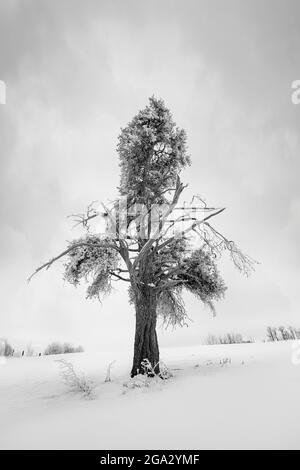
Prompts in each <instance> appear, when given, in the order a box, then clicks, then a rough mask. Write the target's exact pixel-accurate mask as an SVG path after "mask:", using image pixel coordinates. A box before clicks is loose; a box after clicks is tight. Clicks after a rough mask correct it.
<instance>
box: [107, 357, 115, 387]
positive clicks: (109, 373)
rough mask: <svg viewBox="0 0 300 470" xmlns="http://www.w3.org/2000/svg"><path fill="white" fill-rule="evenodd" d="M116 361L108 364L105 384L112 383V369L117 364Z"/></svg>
mask: <svg viewBox="0 0 300 470" xmlns="http://www.w3.org/2000/svg"><path fill="white" fill-rule="evenodd" d="M115 362H116V361H112V362H110V363H109V364H108V366H107V371H106V377H105V381H104V382H105V383H107V382H111V368H112V366H113V365H114V364H115Z"/></svg>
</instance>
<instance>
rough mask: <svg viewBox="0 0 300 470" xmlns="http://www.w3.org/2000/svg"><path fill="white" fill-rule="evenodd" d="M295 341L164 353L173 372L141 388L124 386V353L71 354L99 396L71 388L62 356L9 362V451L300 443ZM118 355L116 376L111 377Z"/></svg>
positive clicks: (4, 414) (4, 396)
mask: <svg viewBox="0 0 300 470" xmlns="http://www.w3.org/2000/svg"><path fill="white" fill-rule="evenodd" d="M292 346H293V345H292V343H275V344H269V343H267V344H249V345H248V344H247V345H233V346H197V347H190V348H177V349H169V350H162V352H161V356H162V359H163V360H164V361H165V362H166V363H167V365H168V366H169V367H170V368H171V369H172V372H173V375H174V376H173V378H171V379H170V380H168V381H164V382H163V381H159V383H157V384H156V383H153V385H151V386H150V387H149V388H145V387H143V388H136V389H131V388H128V387H124V383H125V382H128V371H129V369H130V357H128V358H127V357H124V354H119V355H117V354H107V355H104V354H94V353H93V354H92V353H83V354H73V355H65V356H64V358H65V359H67V360H68V361H70V362H72V364H73V365H74V367H75V369H76V370H77V371H82V372H84V373H85V374H86V376H87V377H88V378H89V379H91V380H92V381H93V382H94V384H95V396H94V398H93V399H86V398H84V397H82V396H81V395H80V394H76V393H75V394H74V393H73V392H70V391H68V389H67V388H66V386H65V385H64V384H63V382H62V380H61V377H60V375H59V367H58V363H57V362H55V360H57V359H59V358H61V357H58V356H47V357H40V358H37V357H36V358H22V359H11V360H8V361H6V362H3V361H2V362H1V363H0V422H1V433H0V448H1V449H32V448H33V449H169V450H171V449H240V448H242V449H247V448H250V449H300V406H299V400H300V365H298V366H297V365H295V364H293V362H292V355H293V354H294V355H295V350H294V349H293V347H292ZM114 359H116V360H117V362H116V364H115V366H114V367H113V368H112V382H110V383H104V380H105V375H106V367H107V364H108V363H109V362H110V361H112V360H114ZM294 359H295V357H294ZM0 360H1V358H0ZM230 361H231V362H230ZM294 362H295V361H294Z"/></svg>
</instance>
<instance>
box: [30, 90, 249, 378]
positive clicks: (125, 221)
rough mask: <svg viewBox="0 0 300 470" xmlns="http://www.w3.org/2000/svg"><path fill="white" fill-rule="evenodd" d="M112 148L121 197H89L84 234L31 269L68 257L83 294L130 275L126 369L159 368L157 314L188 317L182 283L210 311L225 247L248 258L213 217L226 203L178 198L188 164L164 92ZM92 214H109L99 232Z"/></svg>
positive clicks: (176, 320) (68, 272)
mask: <svg viewBox="0 0 300 470" xmlns="http://www.w3.org/2000/svg"><path fill="white" fill-rule="evenodd" d="M117 151H118V154H119V161H120V170H121V179H120V187H119V197H118V198H117V199H116V200H115V201H114V202H113V203H112V204H111V205H110V206H109V207H107V206H104V205H103V207H104V212H103V211H100V210H96V209H95V208H94V206H92V205H90V206H89V207H88V210H87V212H86V213H85V214H81V215H78V216H77V221H78V223H80V224H82V226H83V228H84V229H85V230H86V232H85V234H84V235H83V236H82V237H81V238H80V239H78V240H74V241H72V242H71V243H69V245H68V246H67V248H66V249H65V251H63V252H62V253H60V254H59V255H58V256H56V257H54V258H53V259H51V260H50V261H48V262H47V263H45V264H43V265H42V266H40V267H39V268H38V269H37V270H36V271H35V273H36V272H38V271H40V270H41V269H43V268H49V267H50V266H51V265H52V264H53V263H54V262H55V261H56V260H58V259H60V258H62V257H65V258H66V262H65V279H66V280H67V281H69V282H70V283H71V284H73V285H75V286H76V285H78V284H79V283H80V282H82V281H86V282H87V283H88V287H87V297H88V298H95V297H96V298H98V297H101V296H103V294H106V293H109V292H110V291H111V288H112V282H113V280H118V281H120V280H122V281H124V282H127V283H128V284H129V299H130V302H131V303H132V304H133V305H134V307H135V312H136V331H135V341H134V358H133V365H132V371H131V376H135V375H136V374H138V373H143V372H145V368H143V363H144V362H143V361H144V360H145V359H147V360H148V361H149V363H150V364H151V366H152V370H155V372H156V373H157V374H159V347H158V341H157V333H156V327H157V320H158V318H159V317H161V318H162V319H163V321H164V323H165V324H166V325H173V326H176V325H184V324H185V323H186V321H187V316H186V311H185V307H184V302H183V298H182V294H183V292H184V290H186V291H189V292H191V293H192V294H194V295H195V296H196V297H198V298H199V299H200V300H201V301H202V302H203V303H204V304H206V305H208V306H209V307H210V309H211V310H212V311H213V312H214V302H215V301H217V300H219V299H221V298H222V297H223V296H224V293H225V290H226V287H225V284H224V281H223V279H222V278H221V276H220V274H219V272H218V269H217V265H216V261H217V259H218V257H219V256H220V255H221V253H222V252H223V251H224V250H227V251H228V252H229V254H230V256H231V258H232V260H233V262H234V264H235V266H236V267H237V268H238V269H239V270H240V271H242V272H245V273H246V274H248V273H249V272H250V271H251V269H253V262H252V260H251V259H250V258H249V257H247V256H245V255H244V254H243V253H242V252H241V251H240V250H239V249H238V248H237V246H236V245H235V243H234V242H232V241H230V240H228V239H227V238H226V237H225V236H224V235H222V234H221V233H220V232H219V231H218V230H216V229H215V228H214V226H213V225H211V219H213V218H214V217H216V216H217V215H218V214H220V213H221V212H223V211H224V208H214V207H209V206H208V205H207V204H206V202H205V201H204V200H203V199H201V198H200V197H194V198H193V204H194V206H195V204H196V207H192V208H191V207H190V206H188V207H186V206H184V207H180V206H179V199H180V196H181V195H182V192H183V190H184V189H185V186H184V185H183V184H182V182H181V180H180V177H179V175H180V173H181V171H182V170H183V169H184V168H185V167H186V166H187V165H189V164H190V158H189V156H188V154H187V145H186V133H185V131H184V130H182V129H179V128H178V127H177V126H176V124H175V122H174V121H173V118H172V115H171V113H170V111H169V110H168V109H167V108H166V106H165V104H164V102H163V101H162V100H159V99H156V98H154V97H152V98H150V101H149V105H148V106H147V107H146V108H145V109H143V110H142V111H140V112H139V113H138V114H137V115H136V116H135V117H134V118H133V119H132V121H131V122H130V123H129V124H128V125H127V127H125V128H124V129H122V131H121V134H120V136H119V141H118V147H117ZM199 214H200V215H199ZM97 217H105V218H106V220H107V221H108V223H107V229H106V230H105V231H104V233H100V234H99V233H94V232H92V231H91V223H92V220H93V219H95V218H97ZM35 273H34V274H35ZM147 370H149V369H147Z"/></svg>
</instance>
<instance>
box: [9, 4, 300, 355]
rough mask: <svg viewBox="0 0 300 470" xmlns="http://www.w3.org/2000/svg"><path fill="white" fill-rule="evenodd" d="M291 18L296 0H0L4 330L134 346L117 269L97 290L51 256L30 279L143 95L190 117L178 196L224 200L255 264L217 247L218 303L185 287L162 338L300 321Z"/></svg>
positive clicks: (299, 194)
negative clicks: (91, 293) (223, 254)
mask: <svg viewBox="0 0 300 470" xmlns="http://www.w3.org/2000/svg"><path fill="white" fill-rule="evenodd" d="M299 18H300V3H299V1H298V0H297V1H296V0H295V1H292V0H288V1H282V0H280V1H278V0H272V1H271V0H264V1H261V0H259V1H254V0H251V1H250V0H247V1H245V0H236V1H229V0H227V1H226V2H224V1H223V0H219V1H212V0H206V1H200V0H195V1H193V0H184V1H183V0H170V1H167V0H164V1H161V0H160V1H151V0H148V1H140V0H139V1H138V0H134V1H130V0H120V1H116V0H114V1H100V0H94V1H89V0H85V1H84V2H83V1H79V0H22V1H21V0H0V79H1V80H4V81H5V82H6V86H7V104H6V105H0V149H1V153H0V164H1V171H0V183H1V184H0V191H1V203H0V211H1V218H0V220H1V233H0V250H1V263H0V286H1V292H2V293H1V304H0V337H1V336H7V337H9V338H12V339H13V340H16V341H24V342H27V341H33V342H35V343H41V344H43V343H44V342H47V341H48V340H54V339H58V340H70V341H73V342H78V343H82V344H84V345H85V346H87V347H88V346H90V347H99V348H109V349H114V348H116V347H120V346H123V347H127V345H129V344H130V347H131V342H132V340H133V326H134V312H133V310H132V308H131V307H129V306H128V303H127V293H126V289H125V288H124V287H122V286H121V285H120V284H119V283H117V284H116V288H117V289H118V290H117V291H116V293H115V294H114V295H112V296H111V297H110V298H108V299H106V300H105V301H104V302H103V304H102V305H100V304H99V303H97V302H90V301H89V302H88V301H86V300H85V297H84V289H81V288H79V289H77V290H76V289H74V288H73V287H72V286H69V285H64V283H63V281H62V271H63V270H62V266H61V265H60V264H58V265H57V266H54V267H53V268H51V269H50V270H49V271H47V272H43V273H41V274H40V275H39V276H37V277H36V278H34V280H33V281H32V282H31V283H30V284H29V285H28V284H27V283H26V278H27V277H28V275H29V274H30V273H31V272H32V271H33V269H34V268H35V267H36V266H37V265H38V264H40V263H41V262H43V261H46V260H47V259H48V258H50V257H51V256H52V255H55V254H57V253H58V252H60V251H62V250H63V249H64V247H65V241H66V240H70V239H72V238H75V237H77V236H79V235H80V232H79V231H78V230H73V231H72V223H71V222H70V220H68V219H67V215H68V214H71V213H74V212H80V211H82V210H84V208H85V207H86V206H87V204H88V203H89V202H91V201H92V200H99V201H101V200H102V201H106V200H107V199H110V198H113V197H115V196H116V194H117V190H116V187H117V185H118V181H119V168H118V157H117V153H116V150H115V148H116V143H117V136H118V134H119V132H120V128H121V127H122V126H124V125H126V124H127V122H128V121H129V120H130V119H131V118H132V117H133V116H134V114H135V113H136V112H137V111H138V110H139V109H141V108H143V107H144V106H145V105H146V104H147V100H148V97H149V96H151V95H153V94H154V95H155V96H157V97H161V98H163V99H164V100H165V102H166V104H167V106H168V107H169V108H170V109H171V111H172V113H173V116H174V119H175V121H176V122H177V124H178V125H179V126H180V127H184V128H185V129H186V131H187V134H188V145H189V153H190V154H191V157H192V166H191V168H190V169H188V170H187V171H185V172H184V174H183V175H182V179H183V181H184V182H187V183H189V189H188V194H187V196H188V195H190V194H193V193H196V194H201V195H202V196H203V197H204V198H206V200H207V201H208V202H209V203H211V204H213V205H217V206H225V207H226V208H227V209H226V211H225V212H224V213H223V214H222V215H220V216H219V217H218V220H216V221H215V223H216V226H217V227H219V228H220V229H221V230H222V231H223V232H224V233H225V234H227V235H228V237H229V238H230V239H234V240H235V241H237V242H238V244H239V245H240V246H241V247H242V248H243V249H244V251H246V252H247V253H248V254H250V255H251V256H252V257H254V258H256V259H257V260H259V261H260V263H261V264H260V265H259V266H258V267H257V271H256V273H255V274H254V275H253V276H252V277H251V278H250V279H247V278H245V277H242V276H240V275H239V274H238V273H237V272H236V271H235V269H234V268H233V267H232V266H231V265H230V263H229V262H228V260H226V259H224V260H223V261H222V262H221V265H220V267H221V271H222V274H223V276H224V277H225V280H226V282H227V285H228V288H229V289H228V292H227V297H226V300H225V301H223V302H222V303H218V305H217V314H218V315H217V318H215V319H213V318H211V315H210V313H209V312H208V311H207V310H206V309H205V308H204V307H203V306H202V305H201V304H200V303H199V302H198V301H196V300H195V299H193V298H191V297H187V298H186V302H187V306H188V313H189V316H190V317H191V318H192V319H193V323H192V324H191V326H190V327H189V328H187V329H180V330H177V331H176V332H169V333H163V334H162V333H161V335H160V336H161V342H162V344H163V345H173V344H179V345H185V344H186V345H187V344H191V343H197V342H199V341H201V339H202V338H203V337H205V336H206V335H207V334H208V333H210V332H223V331H224V332H225V331H232V330H234V331H237V332H242V333H245V334H246V335H247V334H248V335H250V336H252V335H257V336H259V335H262V334H263V333H264V330H265V327H266V326H267V325H269V324H272V325H275V326H276V325H277V326H280V325H281V324H284V325H287V326H288V325H290V324H293V325H295V326H300V299H299V293H298V289H299V278H300V276H299V275H300V250H299V239H300V190H299V174H300V163H299V155H300V139H299V123H300V105H298V106H297V105H294V104H292V102H291V84H292V82H293V81H294V80H296V79H300V28H299ZM129 352H130V353H131V349H130V350H129Z"/></svg>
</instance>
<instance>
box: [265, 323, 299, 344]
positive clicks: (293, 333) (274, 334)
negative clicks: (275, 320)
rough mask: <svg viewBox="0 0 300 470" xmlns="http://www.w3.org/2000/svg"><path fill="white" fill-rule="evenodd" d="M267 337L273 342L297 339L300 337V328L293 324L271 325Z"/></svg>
mask: <svg viewBox="0 0 300 470" xmlns="http://www.w3.org/2000/svg"><path fill="white" fill-rule="evenodd" d="M267 337H268V341H271V342H275V341H289V340H296V339H300V329H297V328H294V327H293V326H289V327H288V328H286V327H285V326H279V327H278V328H274V327H271V326H269V327H268V328H267Z"/></svg>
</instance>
